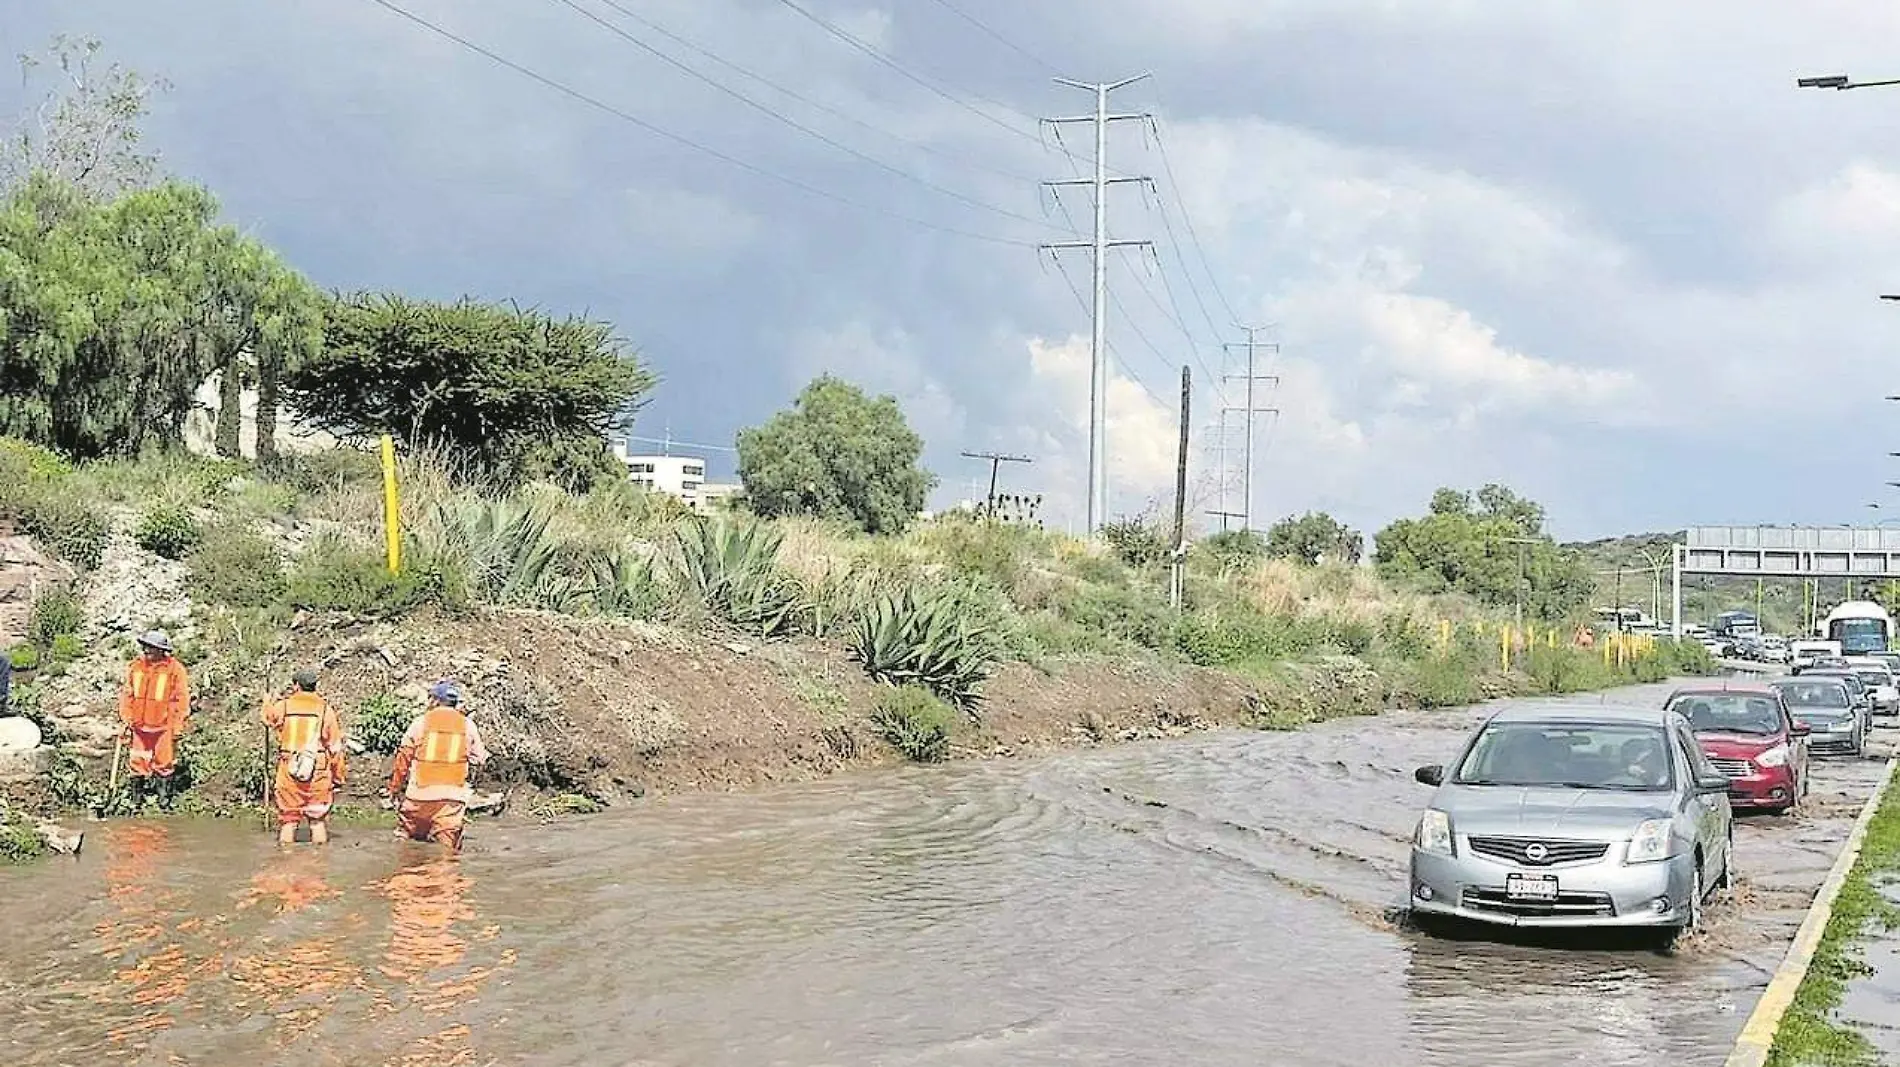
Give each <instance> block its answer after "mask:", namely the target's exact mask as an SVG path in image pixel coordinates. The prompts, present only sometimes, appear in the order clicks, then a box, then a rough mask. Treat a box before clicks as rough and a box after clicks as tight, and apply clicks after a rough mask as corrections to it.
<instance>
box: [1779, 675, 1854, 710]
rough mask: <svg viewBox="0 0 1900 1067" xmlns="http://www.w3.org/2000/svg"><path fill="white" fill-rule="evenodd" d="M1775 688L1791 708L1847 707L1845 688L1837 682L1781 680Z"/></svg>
mask: <svg viewBox="0 0 1900 1067" xmlns="http://www.w3.org/2000/svg"><path fill="white" fill-rule="evenodd" d="M1775 688H1777V689H1779V690H1781V699H1782V700H1783V701H1784V702H1786V703H1787V705H1788V706H1789V707H1791V708H1846V707H1847V690H1846V688H1845V687H1843V686H1842V685H1841V684H1840V683H1838V682H1819V681H1816V682H1783V683H1782V684H1780V685H1777V686H1776V687H1775Z"/></svg>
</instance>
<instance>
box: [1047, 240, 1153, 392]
mask: <svg viewBox="0 0 1900 1067" xmlns="http://www.w3.org/2000/svg"><path fill="white" fill-rule="evenodd" d="M1055 264H1056V273H1057V274H1060V275H1062V280H1063V282H1064V283H1065V284H1067V285H1068V287H1069V293H1070V295H1072V296H1074V297H1075V305H1076V306H1077V307H1079V308H1081V309H1082V313H1083V314H1085V315H1086V314H1088V311H1089V302H1088V300H1087V298H1085V297H1084V296H1083V295H1082V290H1081V288H1080V287H1079V286H1077V285H1076V284H1075V279H1074V278H1071V277H1069V271H1068V268H1066V267H1064V266H1063V265H1062V261H1061V260H1056V261H1055ZM1104 347H1106V348H1107V349H1108V354H1109V355H1110V356H1111V357H1113V358H1114V360H1115V365H1116V366H1117V367H1120V368H1121V369H1122V372H1123V373H1125V374H1127V375H1128V380H1129V381H1132V382H1134V383H1135V384H1136V385H1139V386H1141V391H1142V392H1144V393H1147V394H1148V399H1150V400H1152V401H1154V402H1155V403H1157V404H1160V405H1161V406H1162V407H1167V406H1168V405H1167V401H1165V400H1163V399H1161V397H1160V396H1159V395H1157V394H1156V393H1155V391H1154V390H1153V389H1150V388H1148V383H1147V382H1145V381H1142V379H1141V375H1139V374H1136V373H1135V371H1134V369H1133V368H1132V367H1130V366H1129V365H1128V361H1127V360H1125V359H1123V358H1122V354H1121V350H1120V349H1117V348H1116V347H1115V346H1114V344H1112V343H1109V344H1106V345H1105V346H1104Z"/></svg>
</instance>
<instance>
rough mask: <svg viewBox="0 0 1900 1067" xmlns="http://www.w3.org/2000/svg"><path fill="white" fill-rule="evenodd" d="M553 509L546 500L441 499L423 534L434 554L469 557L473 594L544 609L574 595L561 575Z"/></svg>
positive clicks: (428, 547) (558, 542) (453, 557)
mask: <svg viewBox="0 0 1900 1067" xmlns="http://www.w3.org/2000/svg"><path fill="white" fill-rule="evenodd" d="M553 522H554V509H553V508H552V507H551V506H549V505H548V504H547V503H545V502H539V501H537V502H534V503H526V504H524V503H520V502H517V501H514V500H490V499H486V498H483V497H472V496H469V497H460V498H452V499H449V500H445V501H438V502H437V503H436V505H435V506H434V507H433V508H432V509H431V510H430V514H429V518H428V521H427V523H425V525H424V527H423V530H422V531H420V532H421V533H422V538H421V539H422V542H423V546H424V547H425V548H426V549H429V550H432V551H433V552H434V553H435V554H438V555H441V556H443V557H446V558H450V559H457V560H462V561H465V562H466V564H467V570H468V579H469V587H470V592H472V593H473V594H474V595H475V596H476V597H478V598H479V599H481V600H484V601H487V602H488V603H491V604H507V605H514V606H520V607H541V606H545V605H546V604H547V602H548V601H549V600H555V601H567V600H570V599H571V595H570V593H569V592H564V591H563V590H564V588H565V587H566V586H568V585H571V582H570V581H569V580H568V579H569V577H571V576H563V575H561V574H560V567H559V564H560V559H561V548H562V545H561V542H560V540H559V539H558V538H557V537H556V536H555V535H554V533H553V532H552V531H551V529H550V527H551V526H552V525H553Z"/></svg>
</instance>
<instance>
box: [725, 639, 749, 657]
mask: <svg viewBox="0 0 1900 1067" xmlns="http://www.w3.org/2000/svg"><path fill="white" fill-rule="evenodd" d="M726 651H727V652H730V653H732V654H733V655H735V656H744V655H747V654H749V653H750V652H751V651H752V646H751V645H747V644H741V643H740V642H738V641H728V642H726Z"/></svg>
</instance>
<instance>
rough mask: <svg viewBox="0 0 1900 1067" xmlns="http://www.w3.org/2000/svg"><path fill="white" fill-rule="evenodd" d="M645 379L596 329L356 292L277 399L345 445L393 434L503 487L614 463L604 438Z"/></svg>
mask: <svg viewBox="0 0 1900 1067" xmlns="http://www.w3.org/2000/svg"><path fill="white" fill-rule="evenodd" d="M653 383H654V378H653V375H652V374H651V373H650V372H649V371H648V370H647V369H646V368H645V367H643V366H642V365H641V364H640V362H639V361H638V359H637V358H636V357H635V356H634V354H633V353H631V352H630V351H628V350H627V348H626V346H625V344H624V343H623V342H622V341H621V340H620V339H618V338H616V337H615V336H614V333H613V328H612V327H611V326H609V325H608V324H606V323H603V322H595V321H591V320H587V319H582V318H565V319H556V318H553V317H551V316H548V315H546V314H543V313H541V312H539V311H534V310H531V309H524V308H521V307H518V306H516V305H513V304H489V303H481V302H477V301H474V300H470V299H463V300H459V301H457V302H455V303H453V304H443V303H432V302H428V301H417V300H408V299H405V298H403V297H401V296H395V295H390V294H362V293H359V294H355V295H347V296H338V297H336V298H334V299H332V300H331V301H330V302H329V305H328V307H327V309H326V312H325V321H324V340H323V346H322V348H321V350H320V351H319V352H318V353H316V354H315V355H314V356H312V357H311V358H309V359H306V360H302V361H300V362H299V363H297V364H296V365H295V366H292V367H290V368H289V370H288V373H287V374H286V376H285V378H284V381H283V390H282V392H283V397H284V400H285V402H286V403H288V404H290V405H291V406H293V407H295V408H296V410H297V412H298V414H299V415H301V416H303V417H304V418H305V419H306V420H308V421H309V422H310V423H311V424H313V425H316V426H319V427H322V428H323V429H326V430H328V431H330V432H332V433H335V434H338V435H339V436H342V437H346V438H356V439H362V438H366V437H370V436H374V435H377V434H383V433H389V434H393V435H395V436H396V437H398V438H401V439H403V440H406V441H410V442H412V443H415V444H418V445H424V446H432V447H439V448H442V449H444V450H446V451H448V452H449V453H451V454H452V455H453V456H455V457H457V458H458V459H463V460H467V461H470V462H471V463H472V464H473V465H474V467H473V469H474V471H475V472H476V473H480V474H483V475H487V476H492V477H496V478H499V479H502V480H507V481H515V480H520V479H524V478H531V477H539V476H550V477H556V478H559V479H562V480H571V481H587V480H591V478H592V477H593V476H595V475H596V474H599V473H601V472H603V471H606V470H610V469H611V467H609V466H608V465H609V464H611V463H612V459H611V457H609V456H608V455H607V452H606V438H607V436H608V435H609V434H610V433H612V432H613V431H614V430H616V429H618V428H620V427H621V426H624V425H625V423H626V421H627V420H628V419H629V418H630V417H631V415H632V413H633V412H634V411H635V410H637V408H638V407H639V406H640V404H641V403H642V400H643V398H644V397H645V395H646V393H647V391H648V390H649V389H651V388H652V387H653ZM623 473H624V472H623Z"/></svg>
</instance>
